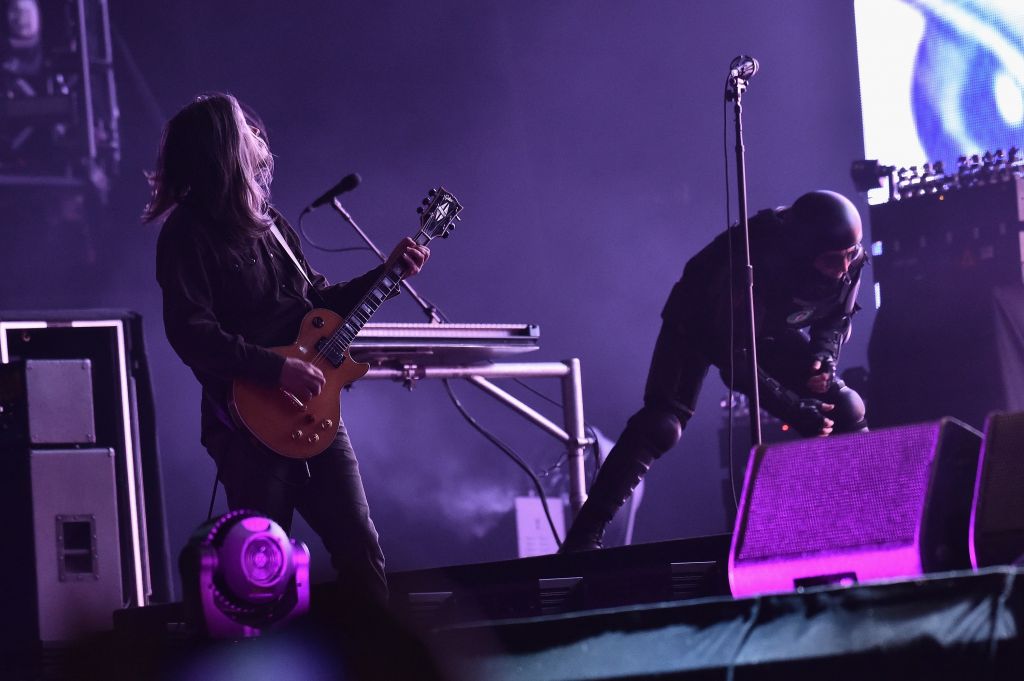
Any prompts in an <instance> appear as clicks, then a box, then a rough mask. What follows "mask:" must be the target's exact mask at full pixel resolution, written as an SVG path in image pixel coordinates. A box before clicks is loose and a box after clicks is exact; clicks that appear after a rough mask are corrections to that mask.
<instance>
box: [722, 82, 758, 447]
mask: <svg viewBox="0 0 1024 681" xmlns="http://www.w3.org/2000/svg"><path fill="white" fill-rule="evenodd" d="M747 81H748V78H745V77H743V76H742V75H736V74H735V73H730V74H729V78H728V84H727V86H726V90H725V99H726V101H732V103H733V117H734V119H735V122H736V194H737V196H738V198H739V209H740V230H741V231H742V232H743V252H744V257H745V264H746V274H747V280H746V286H747V315H748V317H749V321H750V338H749V339H748V340H749V342H750V375H751V382H750V385H751V390H750V439H751V446H752V447H756V446H758V445H760V444H761V393H760V390H758V381H757V376H758V371H757V330H756V329H755V327H754V322H755V315H754V266H753V265H752V264H751V261H750V222H749V220H748V219H747V169H746V162H745V156H744V152H745V148H744V146H743V104H742V98H743V93H744V91H746V89H747ZM730 276H731V275H730Z"/></svg>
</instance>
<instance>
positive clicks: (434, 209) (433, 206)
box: [416, 187, 462, 241]
mask: <svg viewBox="0 0 1024 681" xmlns="http://www.w3.org/2000/svg"><path fill="white" fill-rule="evenodd" d="M423 206H425V207H423ZM423 206H421V207H419V208H417V209H416V212H417V213H419V214H420V232H422V233H423V234H424V235H425V236H426V237H427V240H428V241H429V240H430V239H436V238H437V237H443V238H445V239H447V238H448V236H449V235H450V234H451V231H452V230H453V229H455V225H454V222H455V221H456V220H461V219H462V218H460V217H459V212H460V211H461V210H462V204H461V203H459V200H458V199H456V198H455V196H453V195H452V194H451V192H449V191H448V190H447V189H445V188H444V187H438V188H437V189H431V190H430V192H428V193H427V197H426V198H425V199H423Z"/></svg>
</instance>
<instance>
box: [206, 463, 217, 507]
mask: <svg viewBox="0 0 1024 681" xmlns="http://www.w3.org/2000/svg"><path fill="white" fill-rule="evenodd" d="M219 482H220V470H219V469H218V470H217V474H216V475H214V476H213V492H211V493H210V510H208V511H207V512H206V519H207V520H210V519H211V518H213V502H214V500H216V499H217V483H219Z"/></svg>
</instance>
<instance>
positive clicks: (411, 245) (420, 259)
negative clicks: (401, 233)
mask: <svg viewBox="0 0 1024 681" xmlns="http://www.w3.org/2000/svg"><path fill="white" fill-rule="evenodd" d="M429 259H430V249H429V248H427V247H426V246H420V245H419V244H417V243H416V242H415V241H413V240H412V239H411V238H409V237H405V238H404V239H402V240H401V241H399V242H398V245H397V246H395V248H394V250H393V251H391V255H389V256H388V262H387V264H386V265H385V267H388V268H390V267H391V266H392V265H394V264H396V263H401V264H402V267H403V268H404V269H405V276H406V277H412V276H415V275H416V274H419V271H420V270H421V269H423V266H424V265H425V264H427V260H429Z"/></svg>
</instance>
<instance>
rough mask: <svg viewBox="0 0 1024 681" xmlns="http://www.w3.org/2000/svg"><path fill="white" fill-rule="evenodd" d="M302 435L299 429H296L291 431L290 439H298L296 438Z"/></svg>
mask: <svg viewBox="0 0 1024 681" xmlns="http://www.w3.org/2000/svg"><path fill="white" fill-rule="evenodd" d="M302 435H303V433H302V431H301V430H296V431H295V432H293V433H292V439H293V440H298V439H300V438H301V437H302Z"/></svg>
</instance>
